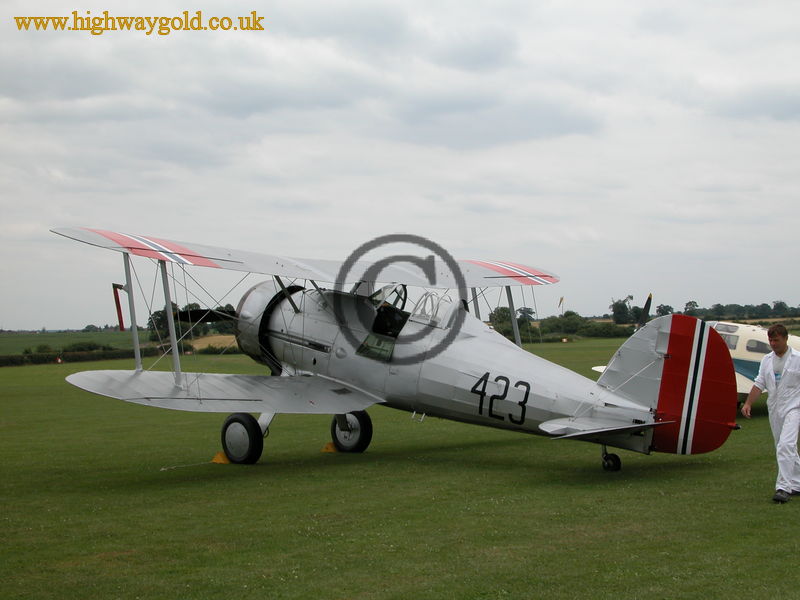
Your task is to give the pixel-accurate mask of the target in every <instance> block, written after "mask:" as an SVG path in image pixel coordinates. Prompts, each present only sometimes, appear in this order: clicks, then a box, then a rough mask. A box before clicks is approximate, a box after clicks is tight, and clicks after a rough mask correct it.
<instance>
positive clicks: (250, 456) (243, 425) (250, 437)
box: [222, 413, 264, 465]
mask: <svg viewBox="0 0 800 600" xmlns="http://www.w3.org/2000/svg"><path fill="white" fill-rule="evenodd" d="M222 449H223V450H224V451H225V456H227V457H228V460H229V461H231V462H232V463H236V464H243V465H252V464H253V463H256V462H258V459H259V458H261V453H262V452H263V451H264V436H263V435H262V434H261V427H259V425H258V421H257V420H256V419H255V417H253V415H251V414H248V413H234V414H232V415H230V416H229V417H228V418H227V419H225V423H224V424H223V425H222Z"/></svg>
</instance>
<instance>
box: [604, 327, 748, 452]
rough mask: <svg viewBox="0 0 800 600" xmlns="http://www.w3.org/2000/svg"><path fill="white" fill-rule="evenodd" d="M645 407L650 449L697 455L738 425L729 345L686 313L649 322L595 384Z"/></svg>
mask: <svg viewBox="0 0 800 600" xmlns="http://www.w3.org/2000/svg"><path fill="white" fill-rule="evenodd" d="M597 383H598V384H599V385H601V386H603V387H606V388H609V389H610V390H612V391H614V393H615V394H617V395H620V396H623V397H624V398H627V399H628V400H631V401H633V402H636V403H637V404H640V405H644V406H646V407H648V408H649V409H650V410H651V411H652V412H653V413H654V415H655V421H656V422H660V423H664V425H662V426H660V427H656V428H655V429H654V431H653V440H652V443H651V449H652V450H655V451H658V452H671V453H675V454H701V453H703V452H710V451H711V450H714V449H716V448H719V447H720V446H721V445H722V444H723V443H724V442H725V440H727V439H728V435H729V434H730V432H731V430H732V429H734V428H735V427H736V402H737V396H736V378H735V373H734V370H733V362H732V360H731V357H730V353H729V352H728V347H727V345H726V344H725V342H724V341H723V340H722V338H721V337H720V335H719V334H718V333H717V332H716V331H715V330H714V329H712V328H711V327H709V326H708V325H706V323H705V322H703V321H700V320H698V319H695V318H694V317H688V316H685V315H670V316H666V317H660V318H658V319H654V320H652V321H650V322H649V323H648V324H647V325H645V326H644V327H642V328H641V329H640V330H639V331H637V332H636V333H635V334H634V335H633V336H632V337H630V338H629V339H628V340H627V341H626V342H625V343H624V344H623V345H622V347H620V349H619V350H618V351H617V353H616V354H615V355H614V358H612V359H611V362H609V364H608V366H607V367H606V369H605V371H604V372H603V375H602V376H601V377H600V379H599V380H598V381H597Z"/></svg>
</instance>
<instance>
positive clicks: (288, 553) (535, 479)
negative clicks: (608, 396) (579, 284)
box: [0, 340, 800, 599]
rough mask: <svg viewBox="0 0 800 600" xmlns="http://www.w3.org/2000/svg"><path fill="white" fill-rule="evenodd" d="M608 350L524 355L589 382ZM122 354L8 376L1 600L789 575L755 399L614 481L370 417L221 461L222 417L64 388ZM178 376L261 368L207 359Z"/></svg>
mask: <svg viewBox="0 0 800 600" xmlns="http://www.w3.org/2000/svg"><path fill="white" fill-rule="evenodd" d="M620 342H621V340H586V341H582V342H578V343H574V344H556V345H544V346H536V347H534V349H535V350H536V351H537V353H540V354H542V355H543V356H545V358H549V359H551V360H555V361H556V362H559V363H561V364H564V365H565V366H568V367H570V368H573V369H575V370H576V371H578V372H580V373H583V374H585V375H590V374H592V372H591V370H590V368H591V366H592V365H595V364H604V363H605V362H607V360H608V357H609V356H610V354H611V352H613V350H614V349H615V348H616V347H617V346H618V344H619V343H620ZM130 363H131V361H113V362H104V363H81V364H72V365H67V364H65V365H48V366H27V367H6V368H3V369H0V391H1V392H2V394H1V396H0V398H1V400H0V402H1V403H2V404H0V406H2V409H1V412H0V450H1V451H2V452H1V453H0V457H2V467H0V468H2V478H0V481H1V482H2V483H0V496H1V497H2V508H3V510H2V520H1V521H0V522H1V523H2V525H1V526H0V527H1V528H0V533H2V536H3V540H4V542H3V545H2V549H0V597H2V598H87V597H92V598H222V597H226V598H227V597H235V598H270V599H277V598H332V599H357V598H415V599H419V598H432V599H433V598H436V599H439V598H469V599H472V598H474V599H490V598H540V597H541V598H614V599H620V598H648V599H653V598H704V599H709V598H729V597H731V596H734V595H735V596H737V597H740V596H743V597H747V598H774V597H781V596H784V597H794V596H795V595H796V593H797V592H796V590H797V588H798V585H800V575H798V574H797V568H796V567H797V551H798V549H800V542H798V538H799V537H800V536H799V535H798V534H800V499H795V500H793V501H792V502H790V503H789V504H787V505H785V506H779V505H773V504H772V503H771V502H770V498H771V495H772V486H773V484H774V477H775V464H774V457H773V449H772V442H771V436H770V433H769V425H768V423H767V419H766V415H765V410H764V408H763V405H761V406H760V407H759V409H758V411H757V416H756V417H755V418H754V419H752V420H750V421H744V420H742V421H743V423H742V424H743V428H742V430H741V431H737V432H733V433H732V435H731V438H730V439H729V441H728V443H727V444H726V445H724V446H723V447H722V448H721V449H720V450H718V451H716V452H714V453H711V454H707V455H698V456H675V455H664V454H654V455H651V456H643V455H638V454H634V453H631V452H625V451H619V454H620V456H621V457H622V461H623V468H622V471H621V472H619V473H606V472H604V471H603V470H602V469H601V466H600V447H599V446H596V445H593V444H586V443H579V442H567V441H554V440H548V439H545V438H539V437H534V436H526V435H521V434H513V433H509V432H505V431H499V430H492V429H485V428H479V427H475V426H469V425H464V424H459V423H452V422H448V421H442V420H438V419H433V418H427V419H425V421H424V422H423V423H419V422H415V421H412V420H411V418H410V415H409V414H407V413H401V412H397V411H393V410H391V409H386V408H382V407H373V408H371V409H370V411H369V412H370V414H371V416H372V418H373V423H374V426H375V435H374V437H373V441H372V445H371V446H370V448H369V450H368V451H367V452H366V453H365V454H362V455H344V454H326V453H322V452H321V449H322V447H323V446H324V445H325V444H326V443H327V442H328V441H329V440H330V436H329V424H330V418H329V417H327V416H319V417H318V416H290V415H279V416H278V417H277V418H276V420H275V421H274V423H273V426H272V428H271V433H270V436H269V437H268V438H267V440H266V442H265V450H264V455H263V457H262V459H261V461H260V462H259V463H258V464H257V465H254V466H238V465H218V464H213V463H211V462H210V460H211V458H212V457H213V455H214V454H215V453H216V452H217V451H219V449H220V443H219V428H220V426H221V424H222V421H223V419H224V415H222V414H210V415H209V414H195V413H182V412H175V411H164V410H157V409H153V408H147V407H142V406H137V405H131V404H126V403H124V402H119V401H115V400H110V399H105V398H101V397H98V396H93V395H90V394H88V393H85V392H82V391H80V390H78V389H76V388H73V387H72V386H70V385H68V384H67V383H66V382H64V380H63V378H64V376H66V375H67V374H69V373H70V372H73V371H79V370H88V369H98V368H130ZM162 363H165V361H162ZM164 366H165V368H166V367H167V364H166V363H165V364H164ZM184 369H185V370H187V371H189V370H213V371H228V372H258V369H259V367H258V366H257V365H255V364H254V363H252V361H250V360H249V359H247V358H245V357H242V356H231V357H200V356H198V357H191V358H187V359H186V360H184Z"/></svg>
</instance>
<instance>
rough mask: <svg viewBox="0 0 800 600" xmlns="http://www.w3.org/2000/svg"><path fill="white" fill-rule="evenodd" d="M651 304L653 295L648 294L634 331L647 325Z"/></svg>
mask: <svg viewBox="0 0 800 600" xmlns="http://www.w3.org/2000/svg"><path fill="white" fill-rule="evenodd" d="M652 302H653V294H648V296H647V301H646V302H645V303H644V307H643V308H642V314H641V316H640V317H639V322H638V323H637V324H636V329H639V328H640V327H641V326H642V325H644V324H645V323H647V319H648V318H649V317H650V304H651V303H652Z"/></svg>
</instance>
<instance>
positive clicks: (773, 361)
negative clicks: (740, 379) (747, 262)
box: [742, 325, 800, 504]
mask: <svg viewBox="0 0 800 600" xmlns="http://www.w3.org/2000/svg"><path fill="white" fill-rule="evenodd" d="M767 336H768V337H769V345H770V347H771V348H772V352H770V353H769V354H767V355H766V356H765V357H764V358H763V359H761V365H760V366H759V368H758V377H756V379H755V385H753V387H752V389H751V390H750V394H749V395H748V396H747V400H746V401H745V403H744V405H743V406H742V414H743V415H744V416H745V417H747V418H748V419H749V418H750V411H751V408H752V406H753V402H755V401H756V400H757V399H758V397H759V396H760V395H761V394H762V393H763V392H764V391H765V390H766V392H767V394H768V395H769V396H768V398H767V409H768V410H769V424H770V426H771V427H772V436H773V437H774V438H775V456H776V458H777V459H778V480H777V482H776V483H775V495H774V496H773V497H772V501H773V502H779V503H781V504H783V503H784V502H788V501H789V498H790V497H791V496H798V495H800V457H798V455H797V434H798V431H800V352H798V351H797V350H795V349H793V348H790V347H789V332H788V331H786V327H784V326H783V325H773V326H772V327H770V328H769V329H768V330H767Z"/></svg>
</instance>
